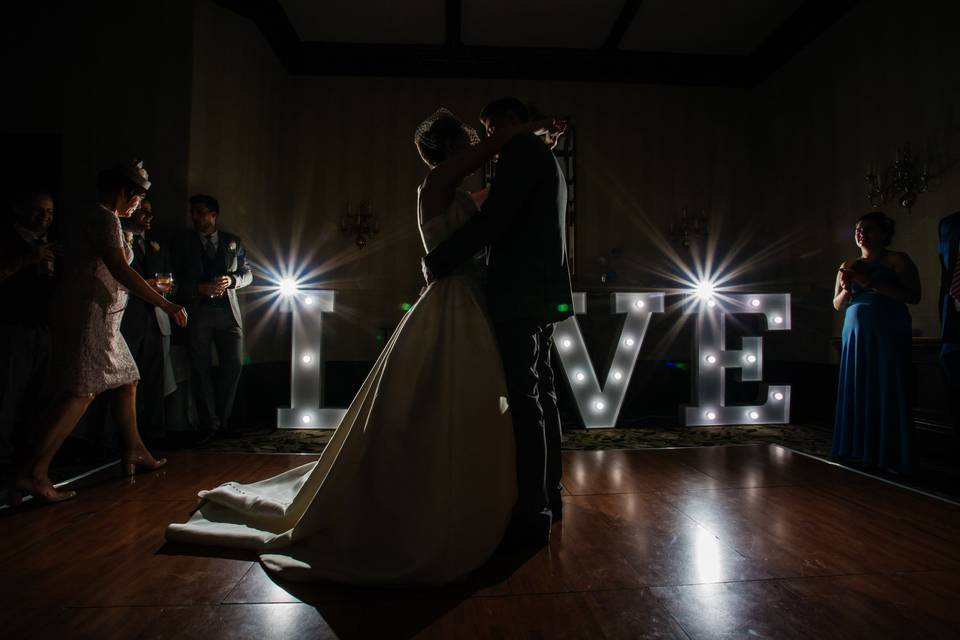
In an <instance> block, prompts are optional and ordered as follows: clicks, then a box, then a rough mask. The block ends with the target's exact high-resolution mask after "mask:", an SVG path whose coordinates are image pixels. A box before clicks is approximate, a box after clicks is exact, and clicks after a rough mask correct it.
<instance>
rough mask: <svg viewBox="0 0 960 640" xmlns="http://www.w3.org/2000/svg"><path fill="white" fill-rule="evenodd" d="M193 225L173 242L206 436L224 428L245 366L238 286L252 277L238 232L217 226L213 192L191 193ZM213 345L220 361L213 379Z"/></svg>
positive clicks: (243, 285)
mask: <svg viewBox="0 0 960 640" xmlns="http://www.w3.org/2000/svg"><path fill="white" fill-rule="evenodd" d="M190 217H191V218H192V219H193V229H191V230H187V231H185V232H183V233H182V234H180V235H179V236H178V237H177V239H176V241H175V243H174V246H173V269H174V274H175V276H176V279H177V283H178V288H177V297H178V300H179V301H180V303H181V304H182V305H184V306H185V307H186V308H187V310H188V312H189V314H190V324H189V325H188V326H187V335H188V342H189V349H190V360H191V362H192V364H193V371H194V374H195V375H196V378H197V405H198V414H199V419H200V428H201V430H202V431H203V432H204V435H203V440H208V439H209V438H211V437H213V436H214V434H216V433H218V431H219V430H221V429H225V428H226V427H227V423H228V421H229V419H230V413H231V411H232V410H233V402H234V398H235V397H236V393H237V385H238V383H239V381H240V371H241V369H242V367H243V317H242V316H241V315H240V305H239V303H238V301H237V289H240V288H242V287H245V286H247V285H249V284H250V283H251V282H252V281H253V271H252V270H251V269H250V266H249V265H248V264H247V252H246V251H245V250H244V248H243V243H242V242H241V241H240V238H238V237H237V236H235V235H233V234H230V233H227V232H225V231H221V230H219V229H218V228H217V223H218V220H219V218H220V203H218V202H217V200H216V198H213V197H212V196H208V195H204V194H198V195H195V196H192V197H191V198H190ZM211 344H213V345H215V346H216V349H217V360H218V361H219V363H220V366H219V376H218V379H217V381H216V384H214V381H213V371H212V365H211V361H210V347H211Z"/></svg>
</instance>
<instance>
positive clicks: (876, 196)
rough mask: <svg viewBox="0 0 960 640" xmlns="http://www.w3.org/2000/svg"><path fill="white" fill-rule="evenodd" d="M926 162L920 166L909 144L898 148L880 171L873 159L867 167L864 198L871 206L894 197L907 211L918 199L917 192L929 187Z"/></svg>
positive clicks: (889, 200) (882, 203)
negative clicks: (891, 161) (890, 161)
mask: <svg viewBox="0 0 960 640" xmlns="http://www.w3.org/2000/svg"><path fill="white" fill-rule="evenodd" d="M927 164H928V163H927V162H924V163H923V165H922V166H921V165H920V164H919V163H918V162H917V160H916V159H915V158H914V157H913V154H912V153H911V151H910V144H909V143H908V144H905V145H904V146H903V147H902V148H900V149H897V155H896V158H895V159H894V161H893V164H891V165H888V166H887V167H886V168H885V169H884V170H883V171H882V172H881V173H878V172H877V167H876V166H875V164H874V163H870V166H868V167H867V175H866V181H867V200H869V201H870V206H871V207H873V208H875V209H876V208H879V207H880V206H882V205H884V204H886V203H888V202H891V201H892V200H896V201H897V203H899V205H900V206H901V207H903V208H904V209H906V210H907V211H909V210H910V208H911V207H913V204H914V203H915V202H916V201H917V196H919V195H920V194H921V193H926V192H927V191H928V190H929V189H930V180H931V176H930V173H929V171H928V166H927Z"/></svg>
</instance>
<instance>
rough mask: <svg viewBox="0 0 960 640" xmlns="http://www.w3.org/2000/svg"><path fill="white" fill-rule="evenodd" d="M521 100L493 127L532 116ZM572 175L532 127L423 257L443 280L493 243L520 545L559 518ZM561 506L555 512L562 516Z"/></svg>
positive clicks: (492, 276) (495, 115) (495, 313)
mask: <svg viewBox="0 0 960 640" xmlns="http://www.w3.org/2000/svg"><path fill="white" fill-rule="evenodd" d="M528 120H529V114H528V112H527V109H526V107H525V105H524V104H523V103H522V102H520V101H519V100H517V99H516V98H504V99H501V100H497V101H495V102H492V103H490V104H488V105H487V106H486V107H484V109H483V111H482V112H481V114H480V121H481V122H482V123H483V125H484V127H486V129H487V132H488V133H491V134H492V133H495V131H496V130H497V129H499V128H501V127H505V126H511V125H516V124H518V123H521V122H527V121H528ZM566 207H567V188H566V180H565V179H564V177H563V174H562V172H561V170H560V165H559V164H558V163H557V160H556V158H554V156H553V154H552V153H551V152H550V149H549V148H547V146H545V145H544V144H543V142H542V141H541V140H540V139H539V138H537V137H536V136H535V135H534V134H532V133H527V134H523V135H518V136H516V137H515V138H513V139H512V140H511V141H510V142H508V143H507V144H505V145H504V146H503V149H502V150H501V151H500V157H499V162H498V164H497V172H496V176H495V178H494V180H493V184H492V185H491V187H490V192H489V196H488V197H487V200H486V201H485V202H484V204H483V207H482V209H481V212H480V215H477V216H474V217H472V218H471V219H470V220H468V221H467V222H466V223H465V224H464V225H463V226H462V227H460V228H459V229H458V230H457V231H456V232H455V233H454V234H453V235H452V236H451V237H450V238H449V239H448V240H446V241H445V242H443V243H441V244H440V245H439V246H437V247H436V248H434V249H433V250H432V251H430V253H428V254H427V255H426V257H425V258H424V264H425V265H426V267H427V268H428V269H429V271H430V272H431V273H433V275H435V276H436V277H440V278H442V277H444V276H446V275H448V274H450V273H452V272H453V271H454V269H455V268H456V267H457V266H458V265H460V264H461V263H463V262H465V261H466V260H469V259H470V258H471V257H472V256H473V255H474V254H475V253H476V252H477V251H478V250H480V249H481V248H483V247H484V246H487V245H489V246H490V253H489V258H488V262H487V268H488V271H487V285H486V293H487V301H488V304H489V307H490V314H491V316H492V317H493V323H494V332H495V333H496V336H497V343H498V345H499V347H500V355H501V357H502V358H503V367H504V371H505V373H506V378H507V390H508V392H509V396H510V410H511V412H512V414H513V428H514V434H515V439H516V450H517V490H518V497H517V506H516V510H515V512H514V518H513V521H512V523H511V527H510V530H509V531H508V534H507V537H508V538H509V539H511V540H512V541H516V543H517V544H520V545H543V544H547V543H548V542H549V538H550V524H551V518H552V517H553V518H556V517H559V515H560V512H561V510H562V506H563V502H562V501H561V498H560V477H561V464H560V439H561V433H560V414H559V411H558V409H557V400H556V391H555V389H554V375H553V369H552V367H551V363H550V352H551V348H552V346H553V327H554V323H556V322H559V321H561V320H564V319H565V318H567V317H569V316H571V315H572V314H573V311H572V294H571V291H570V273H569V270H568V268H567V256H566V250H565V241H564V233H565V226H566V223H565V219H566ZM554 512H555V513H554Z"/></svg>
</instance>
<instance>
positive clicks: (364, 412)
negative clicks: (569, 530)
mask: <svg viewBox="0 0 960 640" xmlns="http://www.w3.org/2000/svg"><path fill="white" fill-rule="evenodd" d="M547 124H548V123H546V122H544V121H541V122H537V123H527V124H524V125H518V126H516V127H513V128H510V129H503V130H501V129H498V130H497V131H496V133H495V135H494V136H492V137H490V138H487V139H485V140H484V141H483V142H479V139H478V137H477V134H476V132H475V131H473V129H471V128H469V127H467V126H466V125H465V124H464V123H463V122H461V121H460V120H458V119H457V118H456V117H455V116H454V115H453V114H452V113H450V112H449V111H447V110H445V109H441V110H439V111H437V112H436V113H435V114H433V115H432V116H431V117H430V118H428V119H427V120H426V121H425V122H424V123H423V124H421V125H420V127H419V128H418V129H417V132H416V137H415V142H416V145H417V149H418V150H419V152H420V155H421V157H422V158H423V161H424V162H425V163H426V164H427V165H428V166H429V167H430V171H429V173H428V174H427V176H426V178H425V179H424V182H423V184H422V185H421V186H420V188H419V189H418V203H417V205H418V206H417V209H418V224H419V228H420V236H421V239H422V241H423V246H424V249H425V250H426V251H428V252H429V251H430V250H431V249H433V248H434V247H435V246H436V245H438V244H439V243H440V242H442V241H443V240H445V239H446V238H447V237H449V236H450V235H451V234H452V233H453V232H454V231H455V230H456V229H457V228H458V227H459V226H460V225H462V224H463V223H464V222H465V221H466V220H467V219H468V218H469V217H470V216H472V215H475V214H476V213H477V208H476V205H475V203H474V200H473V199H472V198H471V196H470V194H468V193H467V192H466V191H463V190H462V189H461V188H460V183H461V182H462V181H463V179H464V178H465V177H466V176H468V175H470V174H471V173H473V172H474V171H476V170H477V169H478V168H479V167H480V166H482V164H483V163H484V162H485V161H486V160H488V159H490V158H492V157H493V156H494V155H495V154H496V153H497V152H498V151H499V149H500V147H502V146H503V145H504V144H505V143H506V142H508V141H509V140H510V138H512V137H513V136H514V135H517V134H518V133H522V132H527V131H536V130H538V129H543V128H544V127H545V125H547ZM506 397H507V390H506V383H505V381H504V375H503V369H502V364H501V361H500V355H499V353H498V351H497V346H496V341H495V339H494V335H493V332H492V329H491V326H490V321H489V319H488V316H487V311H486V308H485V305H484V301H483V294H482V290H481V288H480V285H479V281H478V277H477V273H476V272H475V269H474V267H473V266H472V265H468V266H466V267H463V268H461V270H460V271H459V272H458V273H457V274H456V275H454V276H452V277H448V278H444V279H442V280H439V281H437V282H434V283H432V284H430V285H429V286H428V287H427V289H426V290H425V292H424V293H423V294H422V295H421V297H420V299H419V300H418V301H417V303H416V304H415V305H414V307H413V308H412V309H411V310H410V311H409V312H408V313H407V314H406V315H405V316H404V318H403V320H402V321H401V323H400V325H399V326H398V327H397V329H396V331H395V332H394V334H393V336H392V337H391V339H390V340H389V341H388V343H387V344H386V346H385V348H384V350H383V353H382V354H381V355H380V357H379V359H378V360H377V362H376V364H375V365H374V367H373V370H372V371H371V372H370V374H369V375H368V376H367V379H366V380H365V381H364V383H363V386H362V387H361V388H360V391H359V392H358V393H357V396H356V397H355V398H354V400H353V402H352V404H351V405H350V407H349V409H348V410H347V413H346V415H345V416H344V418H343V421H342V422H341V423H340V426H339V427H338V428H337V430H336V431H335V432H334V434H333V436H332V438H331V440H330V443H329V444H328V445H327V447H326V449H325V450H324V451H323V453H322V454H321V456H320V458H319V459H318V460H317V461H316V462H313V463H310V464H306V465H303V466H301V467H297V468H295V469H291V470H289V471H287V472H285V473H282V474H280V475H278V476H275V477H273V478H268V479H266V480H261V481H260V482H255V483H253V484H245V485H244V484H238V483H235V482H228V483H226V484H223V485H221V486H219V487H217V488H215V489H211V490H208V491H201V492H200V494H199V496H200V498H201V503H200V506H199V508H198V509H197V510H196V512H194V514H193V516H192V517H191V518H190V520H189V521H188V522H187V523H186V524H171V525H170V526H169V527H168V528H167V539H168V540H171V541H178V542H187V543H196V544H204V545H214V546H221V547H222V546H226V547H237V548H243V549H251V550H254V551H257V552H259V553H260V554H261V556H260V559H261V561H262V562H263V565H264V566H265V567H266V568H267V569H268V570H269V571H271V572H273V573H274V574H276V575H277V576H278V577H280V578H283V579H287V580H332V581H336V582H344V583H352V584H377V585H411V586H412V585H441V584H445V583H449V582H453V581H456V580H460V579H463V578H465V577H466V576H467V575H468V574H469V573H470V572H471V571H473V570H474V569H476V568H477V567H479V566H480V565H482V564H483V563H484V562H485V561H486V560H487V559H488V558H489V557H490V556H491V554H492V553H493V551H494V549H495V548H496V547H497V545H498V543H499V542H500V540H501V538H502V537H503V534H504V531H505V530H506V527H507V523H508V521H509V519H510V515H511V510H512V509H513V505H514V502H515V500H516V472H515V458H514V435H513V428H512V424H511V420H510V413H509V410H508V407H507V401H506Z"/></svg>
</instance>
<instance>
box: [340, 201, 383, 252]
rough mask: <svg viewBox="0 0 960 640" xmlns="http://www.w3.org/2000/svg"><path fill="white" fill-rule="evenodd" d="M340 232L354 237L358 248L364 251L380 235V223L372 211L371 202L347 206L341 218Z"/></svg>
mask: <svg viewBox="0 0 960 640" xmlns="http://www.w3.org/2000/svg"><path fill="white" fill-rule="evenodd" d="M340 231H341V232H343V234H344V235H346V236H353V237H354V242H356V244H357V246H358V247H360V248H361V249H363V248H364V247H365V246H367V243H368V242H370V240H371V239H372V238H373V237H374V236H375V235H377V234H378V233H380V223H379V222H378V221H377V216H376V214H374V213H373V211H372V210H371V209H370V203H369V202H361V203H360V204H357V205H350V204H348V205H347V211H346V212H345V213H344V214H343V216H342V217H341V218H340Z"/></svg>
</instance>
